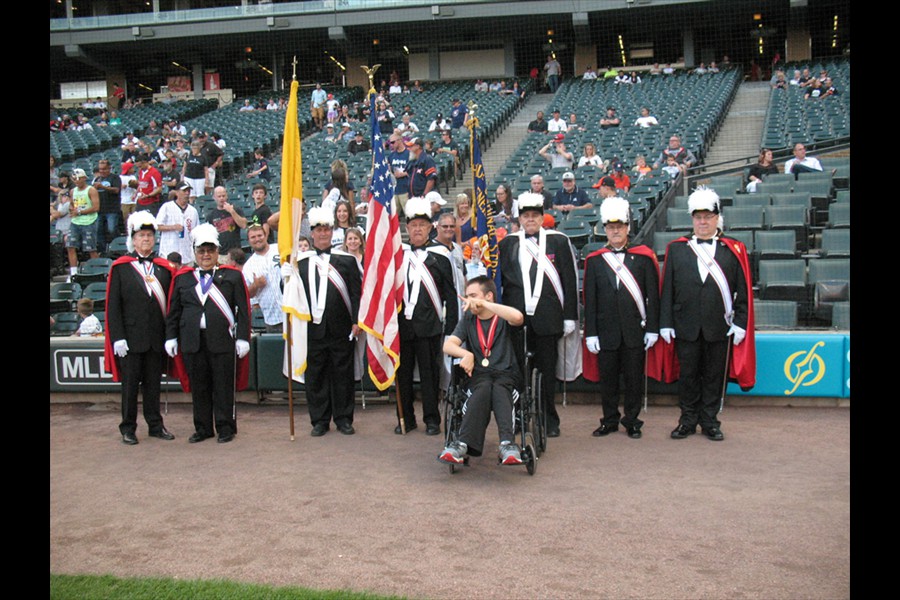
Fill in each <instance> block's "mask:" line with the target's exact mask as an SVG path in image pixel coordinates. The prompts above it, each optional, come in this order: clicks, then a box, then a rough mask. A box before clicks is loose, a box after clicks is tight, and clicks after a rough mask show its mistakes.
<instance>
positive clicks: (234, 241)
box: [206, 185, 247, 254]
mask: <svg viewBox="0 0 900 600" xmlns="http://www.w3.org/2000/svg"><path fill="white" fill-rule="evenodd" d="M213 200H215V202H216V203H215V205H214V206H211V207H210V208H209V210H207V211H206V222H207V223H211V224H212V225H213V226H215V228H216V231H217V232H218V233H219V248H220V251H221V252H222V254H225V253H227V252H228V251H229V250H231V249H232V248H235V247H237V248H240V246H241V229H243V228H244V227H246V226H247V218H246V217H245V216H244V212H243V211H242V210H241V209H240V208H237V207H235V206H234V205H233V204H231V203H230V202H228V190H226V189H225V188H224V187H223V186H221V185H220V186H218V187H216V189H215V190H213Z"/></svg>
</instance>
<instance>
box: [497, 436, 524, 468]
mask: <svg viewBox="0 0 900 600" xmlns="http://www.w3.org/2000/svg"><path fill="white" fill-rule="evenodd" d="M500 464H502V465H521V464H522V454H521V453H520V452H519V447H518V446H517V445H516V444H514V443H513V442H500Z"/></svg>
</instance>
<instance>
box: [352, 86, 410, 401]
mask: <svg viewBox="0 0 900 600" xmlns="http://www.w3.org/2000/svg"><path fill="white" fill-rule="evenodd" d="M369 101H370V104H371V112H372V122H371V127H372V154H373V162H374V168H373V171H372V186H371V193H370V197H369V212H368V217H367V218H368V221H367V223H366V231H367V232H368V236H367V238H366V252H365V270H364V273H363V281H362V298H361V300H360V303H359V306H360V311H359V313H360V314H359V327H360V328H361V329H363V330H364V331H366V332H367V333H368V334H369V335H367V336H366V345H367V349H366V351H367V355H368V358H369V375H370V376H371V378H372V381H373V382H374V383H375V386H376V387H377V388H378V389H379V390H381V391H384V390H386V389H387V388H388V387H389V386H390V385H391V383H392V382H393V381H394V377H395V375H396V371H397V366H398V364H399V363H400V332H399V329H398V320H397V311H398V310H399V308H400V303H401V302H402V300H403V275H402V273H401V272H400V265H401V264H402V262H403V250H402V249H401V248H400V218H399V215H398V214H397V202H396V201H395V199H394V178H393V175H392V174H391V169H390V165H388V162H387V158H386V157H385V155H384V144H383V142H382V139H381V133H380V131H379V127H378V123H377V122H376V121H375V113H376V111H375V94H374V93H370V95H369Z"/></svg>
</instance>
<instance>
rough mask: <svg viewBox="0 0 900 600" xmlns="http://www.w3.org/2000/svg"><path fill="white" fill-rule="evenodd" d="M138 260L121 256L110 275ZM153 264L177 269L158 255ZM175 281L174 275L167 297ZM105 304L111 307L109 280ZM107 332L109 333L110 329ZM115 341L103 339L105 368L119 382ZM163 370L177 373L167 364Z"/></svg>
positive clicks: (108, 338) (170, 293) (171, 269)
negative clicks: (122, 266)
mask: <svg viewBox="0 0 900 600" xmlns="http://www.w3.org/2000/svg"><path fill="white" fill-rule="evenodd" d="M136 260H137V258H135V257H134V256H120V257H119V258H117V259H116V260H115V261H114V262H113V264H112V267H110V270H109V272H110V275H112V270H113V269H114V268H115V267H116V265H124V264H127V263H131V262H134V261H136ZM153 264H155V265H159V266H160V267H163V268H165V269H168V270H169V272H172V271H174V270H175V269H173V268H172V265H170V264H169V261H167V260H165V259H164V258H160V257H158V256H157V257H156V258H154V259H153ZM174 283H175V278H174V277H172V279H171V280H170V281H169V289H168V290H166V298H168V297H170V296H171V295H172V285H173V284H174ZM104 306H106V307H109V282H108V281H107V285H106V304H105V305H104ZM166 310H168V307H167V308H166ZM106 333H107V334H109V332H108V331H107V332H106ZM115 341H116V340H113V339H110V337H109V335H106V336H105V337H104V340H103V370H104V371H106V372H107V373H111V374H112V377H113V381H116V382H118V381H120V377H121V373H119V363H118V361H116V354H115V352H113V342H115ZM168 362H169V361H166V363H167V364H168ZM162 372H163V373H168V374H169V375H172V376H174V375H175V374H176V372H175V370H174V369H171V370H169V369H167V368H166V365H163V370H162Z"/></svg>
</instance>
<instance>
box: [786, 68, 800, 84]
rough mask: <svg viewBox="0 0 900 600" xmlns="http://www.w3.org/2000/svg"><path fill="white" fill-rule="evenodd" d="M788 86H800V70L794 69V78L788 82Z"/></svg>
mask: <svg viewBox="0 0 900 600" xmlns="http://www.w3.org/2000/svg"><path fill="white" fill-rule="evenodd" d="M788 85H796V86H799V85H800V69H794V76H793V77H791V80H790V81H788Z"/></svg>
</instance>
